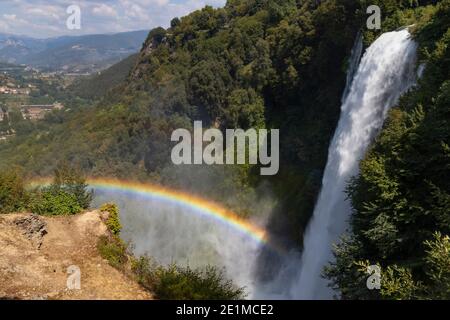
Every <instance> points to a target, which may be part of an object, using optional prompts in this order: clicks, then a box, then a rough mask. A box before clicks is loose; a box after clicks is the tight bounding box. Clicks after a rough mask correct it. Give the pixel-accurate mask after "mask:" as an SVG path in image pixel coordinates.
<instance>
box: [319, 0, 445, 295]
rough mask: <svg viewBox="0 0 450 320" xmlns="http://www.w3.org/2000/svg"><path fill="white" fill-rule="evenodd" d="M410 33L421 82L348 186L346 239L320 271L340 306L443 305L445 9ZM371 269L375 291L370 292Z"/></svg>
mask: <svg viewBox="0 0 450 320" xmlns="http://www.w3.org/2000/svg"><path fill="white" fill-rule="evenodd" d="M414 28H415V38H416V40H417V41H418V42H419V44H420V60H421V63H423V66H424V67H425V69H424V71H423V76H422V78H421V79H420V80H419V81H418V85H417V86H416V87H415V88H414V89H413V90H412V91H411V92H409V93H408V94H406V95H405V96H404V97H403V98H402V99H401V101H400V103H399V105H398V106H397V107H396V108H394V109H392V111H391V112H390V114H389V117H388V120H387V122H386V123H385V126H384V129H383V131H382V132H381V134H380V136H379V137H378V139H377V140H376V141H375V143H374V144H373V146H372V147H371V148H370V150H369V152H368V153H367V155H366V157H365V159H364V160H363V161H362V162H361V164H360V169H361V173H360V175H359V176H358V177H355V178H354V180H353V181H352V182H351V183H350V185H349V195H350V197H351V200H352V204H353V209H354V212H353V215H352V220H351V231H352V234H351V235H350V236H349V237H347V238H345V240H344V241H343V243H342V244H340V245H339V246H338V247H337V248H336V257H337V261H336V263H334V264H332V265H331V266H330V267H329V268H328V269H327V271H326V274H327V276H328V278H330V279H331V280H332V281H333V284H334V286H335V287H336V288H338V289H339V290H340V291H341V292H342V295H343V298H346V299H367V298H387V299H418V298H419V299H430V298H435V299H449V298H450V240H449V237H448V235H449V234H450V220H449V219H450V181H449V177H450V147H449V145H450V1H441V2H440V3H439V4H438V5H437V6H436V7H428V8H426V9H424V10H423V14H422V15H421V18H420V19H419V20H418V21H417V22H416V25H415V27H414ZM375 264H377V265H379V266H380V267H381V272H382V273H381V275H382V278H381V290H379V291H378V290H373V291H370V290H368V289H366V286H365V282H366V279H367V276H368V275H367V266H368V265H375Z"/></svg>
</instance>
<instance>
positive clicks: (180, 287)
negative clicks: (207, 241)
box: [132, 257, 245, 300]
mask: <svg viewBox="0 0 450 320" xmlns="http://www.w3.org/2000/svg"><path fill="white" fill-rule="evenodd" d="M132 270H133V272H134V274H135V275H136V277H137V281H138V282H139V283H140V284H141V285H142V286H143V287H145V288H147V289H148V290H150V291H152V292H153V293H154V294H155V295H156V297H157V298H158V299H164V300H221V299H223V300H237V299H242V298H244V297H245V293H244V288H239V287H236V286H235V285H234V284H233V282H232V281H231V280H226V279H225V276H224V273H223V272H222V271H220V270H218V269H217V268H215V267H212V266H207V267H205V268H202V269H195V270H194V269H191V268H190V267H189V266H188V267H181V266H177V265H175V264H172V265H169V266H167V267H164V266H156V264H154V263H152V262H151V261H150V260H149V258H147V257H141V258H139V259H138V260H136V261H134V263H133V266H132Z"/></svg>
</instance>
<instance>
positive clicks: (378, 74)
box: [291, 29, 417, 299]
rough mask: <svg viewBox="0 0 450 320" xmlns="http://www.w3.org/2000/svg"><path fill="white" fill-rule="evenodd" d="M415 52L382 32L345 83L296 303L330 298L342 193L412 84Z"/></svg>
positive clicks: (405, 35) (344, 208) (400, 35)
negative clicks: (328, 272)
mask: <svg viewBox="0 0 450 320" xmlns="http://www.w3.org/2000/svg"><path fill="white" fill-rule="evenodd" d="M356 48H357V47H356ZM416 49H417V45H416V43H415V42H414V41H413V40H412V39H411V38H410V34H409V32H408V31H407V30H406V29H405V30H400V31H395V32H388V33H384V34H383V35H381V36H380V37H379V38H378V39H377V40H376V41H375V42H374V43H373V44H372V45H371V46H370V47H369V48H368V49H367V51H366V53H365V54H364V56H363V58H362V60H361V63H360V64H359V67H358V69H357V72H356V74H355V75H354V77H353V81H348V86H349V87H350V89H349V90H348V89H347V90H345V91H344V94H343V102H342V106H341V116H340V119H339V123H338V127H337V129H336V132H335V134H334V137H333V140H332V141H331V145H330V147H329V150H328V161H327V165H326V167H325V172H324V176H323V180H322V190H321V191H320V194H319V198H318V201H317V203H316V207H315V209H314V214H313V217H312V218H311V221H310V223H309V225H308V227H307V229H306V233H305V236H304V250H303V253H302V257H301V263H300V272H299V274H298V277H297V279H296V280H295V281H296V283H295V285H294V286H293V289H292V292H291V294H292V296H293V297H294V298H297V299H331V298H332V297H333V292H332V290H331V289H330V288H328V286H327V281H326V280H325V279H323V278H322V277H321V273H322V271H323V267H324V266H325V265H326V264H327V263H328V262H329V261H330V260H331V259H332V244H333V243H337V242H338V240H339V237H340V236H341V235H342V234H343V233H344V232H345V229H346V227H347V224H348V221H347V220H348V217H349V215H350V212H351V206H350V203H349V201H348V199H347V196H346V193H345V189H346V186H347V183H348V181H349V179H350V178H351V177H352V176H355V175H357V174H358V163H359V161H360V160H361V158H362V157H363V156H364V154H365V152H366V149H367V147H368V145H369V144H370V142H371V141H372V139H373V138H374V136H375V135H376V134H377V132H378V131H379V130H380V128H381V126H382V125H383V121H384V119H385V118H386V115H387V112H388V110H389V108H390V107H392V106H393V105H395V104H396V103H397V101H398V99H399V97H400V96H401V95H402V94H403V93H404V92H405V91H406V90H408V89H409V88H410V87H411V86H412V85H414V83H415V76H414V74H415V73H414V70H415V64H416ZM357 50H358V49H354V52H353V53H354V55H357ZM353 59H355V58H352V60H353ZM354 61H355V60H354ZM350 72H351V66H350V68H349V73H350ZM350 83H351V84H350Z"/></svg>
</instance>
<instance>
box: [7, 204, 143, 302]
mask: <svg viewBox="0 0 450 320" xmlns="http://www.w3.org/2000/svg"><path fill="white" fill-rule="evenodd" d="M30 218H31V219H30ZM30 221H31V222H30ZM106 232H107V229H106V226H105V224H104V223H103V221H102V219H101V217H100V213H99V212H98V211H92V212H87V213H83V214H79V215H75V216H59V217H42V216H39V217H37V216H34V217H32V216H31V215H30V214H7V215H0V299H151V295H150V294H149V293H148V292H146V291H145V290H144V289H143V288H141V287H140V286H139V285H138V284H137V283H135V282H134V281H133V280H131V279H130V278H128V277H127V276H126V275H124V274H123V273H121V272H120V271H118V270H116V269H114V268H113V267H111V266H110V265H109V264H108V262H107V261H106V260H104V259H103V258H102V257H100V255H99V253H98V251H97V248H96V244H97V241H98V238H99V237H100V236H101V235H103V234H105V233H106ZM71 266H72V267H71ZM73 266H75V267H73ZM69 267H70V268H69ZM77 268H79V271H80V278H79V279H80V281H79V283H80V289H77V288H76V287H77V286H76V281H75V282H71V281H69V284H72V285H69V286H68V285H67V282H68V278H69V279H76V274H77V272H75V273H71V272H73V271H71V269H74V270H77ZM74 283H75V285H74Z"/></svg>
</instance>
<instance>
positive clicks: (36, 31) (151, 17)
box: [0, 0, 226, 38]
mask: <svg viewBox="0 0 450 320" xmlns="http://www.w3.org/2000/svg"><path fill="white" fill-rule="evenodd" d="M225 1H226V0H184V1H183V0H105V1H100V0H77V1H75V0H0V12H1V13H2V14H3V15H2V17H3V19H0V20H1V21H0V32H13V33H18V34H27V35H31V36H34V37H39V38H43V37H49V36H59V35H64V34H66V35H76V34H86V33H109V32H121V31H130V30H150V29H152V28H154V27H157V26H163V27H168V26H169V24H170V20H171V19H172V18H174V17H176V16H177V17H181V16H184V15H186V14H188V13H189V12H191V11H193V10H196V9H199V8H202V7H204V6H205V5H213V6H222V5H224V4H225ZM73 3H77V4H78V5H80V7H81V13H82V29H81V30H79V31H74V30H68V29H67V28H66V27H65V21H66V18H67V17H68V15H67V13H66V8H67V7H68V6H69V5H71V4H73Z"/></svg>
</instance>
